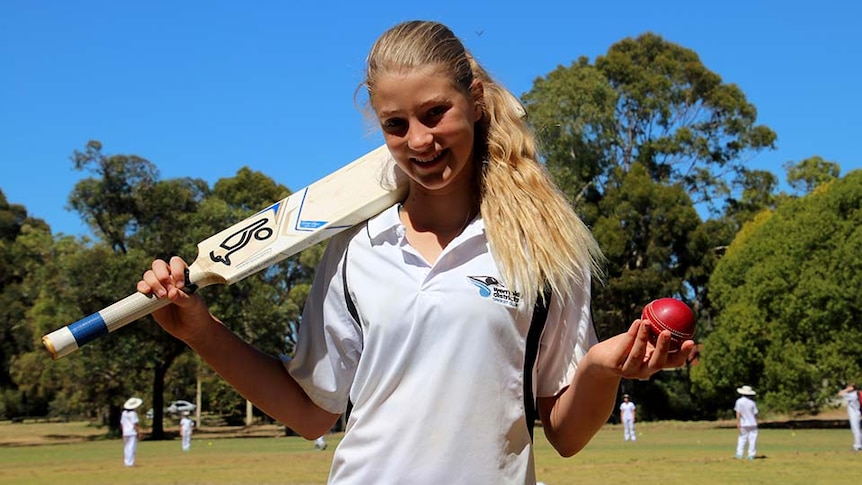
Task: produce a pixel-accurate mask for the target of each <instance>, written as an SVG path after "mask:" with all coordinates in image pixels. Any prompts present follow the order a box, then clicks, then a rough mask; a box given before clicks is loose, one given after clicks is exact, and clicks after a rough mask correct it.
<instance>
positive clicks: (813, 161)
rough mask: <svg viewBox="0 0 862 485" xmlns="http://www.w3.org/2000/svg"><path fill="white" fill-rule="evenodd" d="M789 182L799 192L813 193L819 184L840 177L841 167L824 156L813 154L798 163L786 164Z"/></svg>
mask: <svg viewBox="0 0 862 485" xmlns="http://www.w3.org/2000/svg"><path fill="white" fill-rule="evenodd" d="M784 169H785V170H786V171H787V183H789V184H790V186H791V187H793V189H795V190H796V191H797V192H798V193H802V194H808V193H811V191H813V190H814V189H816V188H817V187H818V186H820V185H822V184H824V183H826V182H829V181H831V180H834V179H836V178H838V176H839V175H840V173H841V167H840V166H839V165H838V164H837V163H835V162H827V161H826V160H824V159H823V157H819V156H816V155H815V156H813V157H810V158H806V159H805V160H802V161H800V162H798V163H792V162H787V163H785V164H784Z"/></svg>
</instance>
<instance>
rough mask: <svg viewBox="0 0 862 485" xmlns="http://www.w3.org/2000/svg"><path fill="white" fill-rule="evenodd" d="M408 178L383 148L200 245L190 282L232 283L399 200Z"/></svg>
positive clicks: (199, 283)
mask: <svg viewBox="0 0 862 485" xmlns="http://www.w3.org/2000/svg"><path fill="white" fill-rule="evenodd" d="M406 180H407V177H406V176H405V175H404V174H403V172H401V170H400V169H399V168H398V167H397V166H396V165H395V162H394V161H393V160H392V159H391V157H390V155H389V151H388V150H387V149H386V147H385V146H381V147H380V148H378V149H376V150H374V151H372V152H370V153H368V154H367V155H365V156H364V157H362V158H360V159H358V160H356V161H355V162H353V163H351V164H350V165H348V166H346V167H344V168H342V169H341V170H339V171H337V172H335V173H333V174H331V175H329V176H327V177H325V178H323V179H321V180H319V181H317V182H315V183H313V184H312V185H309V186H308V187H305V188H303V189H301V190H299V191H297V192H294V193H293V194H291V195H290V196H289V197H287V198H285V199H282V200H281V201H279V202H276V203H274V204H272V205H271V206H269V207H267V208H266V209H264V210H262V211H260V212H258V213H257V214H255V215H253V216H251V217H249V218H248V219H245V220H244V221H241V222H238V223H237V224H235V225H233V226H231V227H229V228H227V229H225V230H224V231H222V232H220V233H218V234H216V235H214V236H212V237H210V238H208V239H206V240H205V241H203V242H201V243H200V244H198V258H197V259H196V260H195V262H194V263H193V264H192V265H191V267H190V269H189V280H190V281H191V282H192V283H195V284H198V286H205V285H209V284H214V283H222V284H232V283H234V282H236V281H239V280H241V279H242V278H245V277H246V276H248V275H249V274H251V273H254V272H256V271H259V270H260V269H262V268H264V267H267V266H270V265H272V264H275V263H277V262H279V261H281V260H283V259H285V258H287V257H288V256H291V255H293V254H296V253H297V252H299V251H301V250H302V249H305V248H307V247H309V246H311V245H314V244H316V243H318V242H320V241H323V240H324V239H327V238H329V237H331V236H332V235H334V234H336V233H338V232H341V231H343V230H345V229H347V228H349V227H352V226H354V225H356V224H358V223H360V222H362V221H364V220H366V219H368V218H369V217H372V216H374V215H376V214H378V213H379V212H381V211H383V210H384V209H386V208H387V207H389V206H391V205H392V204H394V203H396V202H397V201H399V200H401V199H402V198H403V197H404V194H405V193H406V188H407V182H406Z"/></svg>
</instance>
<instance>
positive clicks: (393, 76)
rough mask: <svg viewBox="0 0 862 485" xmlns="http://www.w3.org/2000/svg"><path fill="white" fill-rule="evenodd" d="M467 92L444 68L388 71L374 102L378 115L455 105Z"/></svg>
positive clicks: (379, 79)
mask: <svg viewBox="0 0 862 485" xmlns="http://www.w3.org/2000/svg"><path fill="white" fill-rule="evenodd" d="M465 95H466V93H464V92H463V91H462V90H461V89H459V88H458V86H456V85H455V83H454V82H453V81H452V78H451V76H449V75H447V73H446V72H445V71H443V70H441V69H438V68H433V67H421V68H414V69H398V70H388V71H386V72H385V73H382V74H381V75H380V76H378V77H377V79H376V81H375V83H374V87H373V88H372V89H371V90H370V98H369V99H370V101H371V105H372V107H373V108H374V110H375V111H376V112H377V113H378V114H383V113H386V112H389V111H401V110H405V109H412V108H414V107H418V106H421V105H425V104H432V103H439V102H455V101H456V100H457V99H465Z"/></svg>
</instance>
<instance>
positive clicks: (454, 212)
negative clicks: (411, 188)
mask: <svg viewBox="0 0 862 485" xmlns="http://www.w3.org/2000/svg"><path fill="white" fill-rule="evenodd" d="M478 212H479V210H478V204H477V203H476V201H475V200H473V197H471V196H466V195H465V196H457V195H454V194H452V195H450V196H442V197H433V196H431V197H429V196H427V195H423V194H412V193H411V194H410V195H409V196H408V197H407V200H405V201H404V204H403V205H402V206H401V211H400V215H401V222H402V223H403V224H404V225H405V226H407V227H409V228H412V229H413V230H414V231H416V232H431V233H434V234H452V233H455V234H458V233H460V232H461V231H463V230H464V228H465V227H467V225H468V224H469V223H470V221H471V220H473V218H474V217H476V214H478Z"/></svg>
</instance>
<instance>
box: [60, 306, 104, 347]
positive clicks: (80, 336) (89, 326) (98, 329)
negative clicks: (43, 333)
mask: <svg viewBox="0 0 862 485" xmlns="http://www.w3.org/2000/svg"><path fill="white" fill-rule="evenodd" d="M69 331H70V332H72V336H73V337H75V342H77V343H78V347H81V346H82V345H85V344H88V343H90V342H92V341H93V340H96V339H98V338H99V337H102V336H104V335H107V334H108V326H107V325H105V320H104V319H102V315H100V314H99V313H94V314H92V315H90V316H87V317H84V318H82V319H80V320H78V321H77V322H75V323H73V324H71V325H69Z"/></svg>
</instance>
